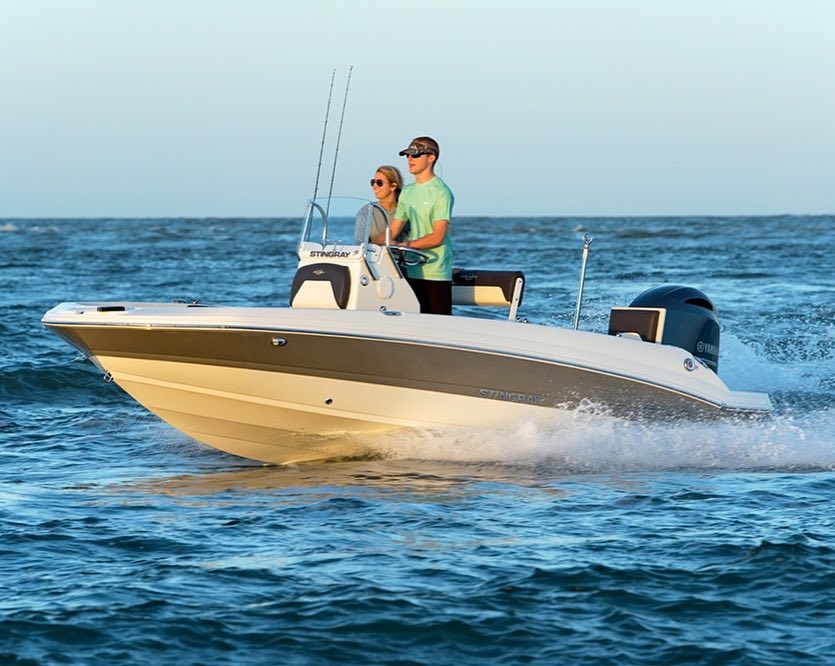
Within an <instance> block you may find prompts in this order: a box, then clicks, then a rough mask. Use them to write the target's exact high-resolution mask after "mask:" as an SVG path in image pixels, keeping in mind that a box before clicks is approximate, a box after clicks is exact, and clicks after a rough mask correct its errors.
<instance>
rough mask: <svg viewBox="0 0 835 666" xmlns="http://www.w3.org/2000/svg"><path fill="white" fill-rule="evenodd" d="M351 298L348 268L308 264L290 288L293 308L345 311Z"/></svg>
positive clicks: (300, 271)
mask: <svg viewBox="0 0 835 666" xmlns="http://www.w3.org/2000/svg"><path fill="white" fill-rule="evenodd" d="M350 296H351V271H350V269H349V268H348V267H347V266H339V265H334V264H308V265H307V266H300V267H299V268H298V270H297V271H296V275H295V276H294V277H293V286H292V287H291V288H290V307H291V308H329V309H336V308H339V309H340V310H344V309H345V308H346V307H348V298H349V297H350Z"/></svg>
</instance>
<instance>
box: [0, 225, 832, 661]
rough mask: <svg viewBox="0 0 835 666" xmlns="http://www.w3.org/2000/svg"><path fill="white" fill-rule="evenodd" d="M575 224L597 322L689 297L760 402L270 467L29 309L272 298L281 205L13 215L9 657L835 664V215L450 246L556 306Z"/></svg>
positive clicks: (4, 550)
mask: <svg viewBox="0 0 835 666" xmlns="http://www.w3.org/2000/svg"><path fill="white" fill-rule="evenodd" d="M586 231H590V232H592V233H593V234H594V236H595V240H594V242H593V243H592V247H591V256H590V259H589V265H588V273H587V282H586V291H585V294H586V298H585V304H584V310H583V318H582V322H581V327H582V328H585V329H590V330H603V329H605V327H606V321H607V316H608V309H609V307H610V306H612V305H627V304H628V303H629V302H630V301H631V300H632V298H634V297H635V296H637V295H638V294H639V293H640V292H642V291H643V290H645V289H647V288H650V287H654V286H658V285H661V284H667V283H679V284H686V285H691V286H695V287H698V288H700V289H702V290H703V291H705V292H706V293H707V294H708V295H709V296H710V297H711V298H712V299H713V300H714V302H715V303H716V306H717V308H718V310H719V315H720V318H721V321H722V342H721V361H720V374H721V375H722V377H723V378H724V379H725V381H726V382H727V383H728V384H729V385H730V386H731V387H732V388H735V389H741V390H756V391H766V392H768V393H769V394H770V395H771V396H772V400H773V402H774V404H775V413H774V415H773V416H772V417H771V418H768V419H765V420H759V421H742V422H724V423H714V424H692V423H673V424H663V425H660V424H650V423H630V422H625V421H618V420H615V419H606V418H602V417H595V416H593V415H591V414H589V413H588V412H586V411H584V410H578V411H577V412H575V413H572V414H568V415H566V416H564V417H563V418H560V419H557V418H555V419H554V423H553V424H552V425H551V426H533V425H531V424H528V423H519V424H514V425H513V426H511V427H508V428H506V429H504V430H501V431H492V432H470V433H462V432H438V431H432V432H414V433H403V434H402V436H399V437H394V438H392V441H391V443H390V450H389V451H388V454H387V455H386V456H385V457H383V458H381V459H376V460H360V461H351V462H344V463H333V464H316V465H300V466H294V467H286V468H281V467H268V466H262V465H259V464H257V463H253V462H249V461H245V460H242V459H238V458H234V457H232V456H228V455H225V454H222V453H219V452H216V451H214V450H211V449H209V448H206V447H204V446H202V445H200V444H197V443H195V442H193V441H191V440H189V439H188V438H187V437H185V436H183V435H181V434H179V433H178V432H176V431H174V430H172V429H171V428H169V427H168V426H167V425H165V424H164V423H162V422H160V421H159V420H158V419H156V417H154V416H152V415H150V414H148V413H147V412H145V411H144V410H143V409H142V408H141V407H139V406H138V405H137V404H136V403H134V402H133V401H132V400H131V399H130V398H128V397H127V396H126V395H125V394H124V393H123V392H122V391H121V390H120V389H119V388H118V387H116V386H115V385H114V384H111V383H106V382H104V381H102V378H101V376H100V373H99V372H98V371H97V370H96V369H95V368H94V367H93V366H92V365H91V364H90V363H89V362H86V361H85V360H84V359H83V358H82V357H81V356H80V355H79V354H78V352H76V351H75V350H74V349H72V348H71V347H69V346H68V345H66V344H65V343H63V342H62V341H61V340H60V339H59V338H57V337H56V336H54V335H52V334H50V333H49V332H47V331H46V330H45V329H44V328H42V326H41V324H40V317H41V315H42V314H43V312H45V311H46V310H47V309H49V308H50V307H51V306H53V305H55V304H56V303H58V302H60V301H64V300H79V299H102V300H104V299H130V300H163V301H166V300H172V299H184V298H185V299H198V300H200V301H201V302H207V303H226V304H241V305H283V304H286V302H287V296H288V292H289V285H290V281H291V278H292V275H293V270H294V267H295V254H294V248H295V242H296V239H297V234H298V221H297V220H287V219H245V220H234V219H132V220H125V219H95V220H8V219H7V220H0V314H2V316H0V339H2V343H3V344H2V355H0V590H2V593H0V664H27V665H30V664H32V665H34V664H115V663H141V664H147V663H166V664H168V663H176V664H180V665H185V664H372V663H373V664H479V663H485V664H487V663H489V664H525V663H555V664H562V663H565V664H758V665H761V664H832V663H835V638H833V632H832V627H833V625H835V593H833V591H835V509H834V508H833V501H834V500H835V409H833V407H835V398H833V394H835V259H833V255H832V248H833V247H835V218H833V217H827V216H820V217H791V216H786V217H768V218H746V217H731V218H718V217H714V218H707V217H687V218H685V217H678V218H673V217H671V218H600V219H588V218H578V219H568V218H514V219H499V218H461V219H456V220H455V221H454V226H453V233H454V238H455V242H456V253H457V254H456V256H457V261H456V263H457V264H459V265H465V266H467V267H471V268H487V267H506V268H519V269H522V270H524V271H525V272H526V275H527V278H528V283H527V288H526V294H525V300H524V303H523V306H522V308H521V311H520V314H521V315H523V316H525V317H527V318H528V319H529V320H530V321H534V322H540V323H552V324H556V325H564V326H567V325H570V324H571V321H572V317H573V312H574V301H575V296H576V288H577V281H578V273H579V264H580V257H581V249H582V240H581V239H582V235H583V233H584V232H586ZM497 235H499V238H497ZM481 314H482V316H495V317H500V316H503V315H502V313H501V312H488V311H484V312H482V313H481Z"/></svg>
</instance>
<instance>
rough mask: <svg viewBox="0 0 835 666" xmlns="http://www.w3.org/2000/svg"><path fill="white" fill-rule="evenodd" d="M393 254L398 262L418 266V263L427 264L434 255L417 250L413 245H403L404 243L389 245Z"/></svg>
mask: <svg viewBox="0 0 835 666" xmlns="http://www.w3.org/2000/svg"><path fill="white" fill-rule="evenodd" d="M388 248H389V250H391V253H392V256H394V258H395V259H396V260H397V262H398V263H400V264H402V265H404V266H417V265H418V264H425V263H426V262H427V261H429V260H430V259H431V258H432V255H431V254H429V253H428V252H424V251H423V250H416V249H415V248H413V247H403V246H402V245H389V246H388Z"/></svg>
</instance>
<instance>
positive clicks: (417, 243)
mask: <svg viewBox="0 0 835 666" xmlns="http://www.w3.org/2000/svg"><path fill="white" fill-rule="evenodd" d="M447 229H449V220H435V221H434V222H433V223H432V232H431V233H428V234H426V235H425V236H421V237H420V238H415V240H413V241H406V242H404V243H403V246H405V247H413V248H415V249H416V250H431V249H432V248H433V247H438V246H439V245H443V243H444V239H445V238H446V232H447ZM393 237H394V234H393V233H392V238H393Z"/></svg>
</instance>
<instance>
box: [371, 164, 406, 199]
mask: <svg viewBox="0 0 835 666" xmlns="http://www.w3.org/2000/svg"><path fill="white" fill-rule="evenodd" d="M377 171H379V172H380V173H381V174H383V175H384V176H385V177H386V179H387V180H388V182H389V183H390V184H392V185H394V200H395V201H397V200H398V199H399V198H400V190H402V189H403V176H401V175H400V169H398V168H397V167H396V166H391V165H390V164H384V165H383V166H378V167H377Z"/></svg>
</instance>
